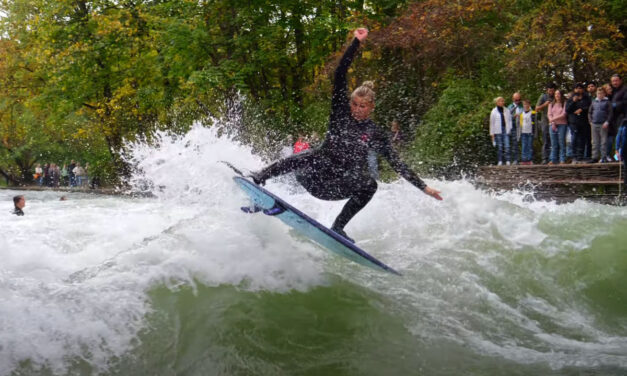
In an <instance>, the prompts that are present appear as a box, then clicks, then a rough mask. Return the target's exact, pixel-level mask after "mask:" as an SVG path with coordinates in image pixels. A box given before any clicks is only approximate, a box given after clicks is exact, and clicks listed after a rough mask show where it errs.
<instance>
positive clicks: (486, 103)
mask: <svg viewBox="0 0 627 376" xmlns="http://www.w3.org/2000/svg"><path fill="white" fill-rule="evenodd" d="M445 86H446V88H445V89H444V90H443V91H442V95H441V96H440V98H439V100H438V102H437V103H436V104H435V105H434V106H433V107H432V108H431V109H430V110H429V111H428V112H427V113H426V115H425V117H424V119H423V122H422V124H421V125H420V127H419V128H418V133H417V135H416V139H415V140H414V142H413V144H412V145H411V146H410V148H409V151H408V155H409V158H408V160H409V162H410V163H411V164H412V165H413V166H414V167H415V168H416V169H418V170H423V171H425V170H429V171H431V172H435V173H437V174H445V175H452V174H454V173H456V172H459V171H460V170H464V169H465V170H467V169H471V168H473V167H474V166H476V165H479V164H485V163H488V162H489V161H490V160H492V159H493V155H492V154H493V148H492V145H491V143H490V137H489V136H488V127H487V120H488V115H489V113H490V111H491V109H492V107H493V103H492V96H493V92H490V91H486V90H485V89H484V88H481V87H479V86H477V84H476V82H474V81H472V80H468V79H450V80H449V81H448V82H446V84H445Z"/></svg>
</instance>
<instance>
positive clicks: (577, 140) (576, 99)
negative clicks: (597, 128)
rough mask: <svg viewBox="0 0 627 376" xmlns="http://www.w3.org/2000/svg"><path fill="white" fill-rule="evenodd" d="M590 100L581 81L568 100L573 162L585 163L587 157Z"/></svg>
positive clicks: (567, 110)
mask: <svg viewBox="0 0 627 376" xmlns="http://www.w3.org/2000/svg"><path fill="white" fill-rule="evenodd" d="M589 107H590V101H589V98H588V96H587V95H585V93H584V86H583V84H581V83H578V84H577V85H575V89H574V91H573V93H572V94H571V96H570V98H569V99H568V101H567V102H566V113H567V114H568V126H569V128H570V132H571V140H572V154H571V155H572V158H573V164H577V163H583V162H584V159H585V155H584V153H585V148H586V145H587V144H588V139H589V138H590V125H589V123H588V108H589Z"/></svg>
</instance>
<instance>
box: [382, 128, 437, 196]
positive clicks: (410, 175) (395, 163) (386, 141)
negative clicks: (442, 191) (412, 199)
mask: <svg viewBox="0 0 627 376" xmlns="http://www.w3.org/2000/svg"><path fill="white" fill-rule="evenodd" d="M377 139H378V140H377V142H376V144H375V145H376V146H375V150H376V151H377V152H378V153H379V154H381V155H382V156H383V157H385V159H387V161H388V162H389V163H390V166H392V168H393V169H394V171H396V172H397V173H398V174H399V175H401V176H402V177H403V178H405V180H407V181H408V182H410V183H412V184H413V185H414V186H416V187H417V188H419V189H420V190H423V191H424V189H425V188H426V187H427V185H426V184H425V182H424V181H422V179H420V177H419V176H418V174H416V173H415V172H414V171H412V169H411V168H409V166H407V164H405V162H403V161H402V160H401V157H400V156H399V155H398V153H397V152H396V150H394V148H393V147H392V143H391V142H390V138H389V137H387V136H383V135H379V137H377Z"/></svg>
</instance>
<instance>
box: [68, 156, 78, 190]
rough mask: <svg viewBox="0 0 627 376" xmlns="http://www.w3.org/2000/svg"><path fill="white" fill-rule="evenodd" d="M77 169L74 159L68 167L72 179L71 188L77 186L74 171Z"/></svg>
mask: <svg viewBox="0 0 627 376" xmlns="http://www.w3.org/2000/svg"><path fill="white" fill-rule="evenodd" d="M75 168H76V162H74V160H73V159H72V160H71V161H70V165H69V166H68V170H67V173H68V176H69V177H70V187H75V186H76V175H75V174H74V169H75Z"/></svg>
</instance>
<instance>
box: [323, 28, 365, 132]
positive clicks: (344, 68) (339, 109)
mask: <svg viewBox="0 0 627 376" xmlns="http://www.w3.org/2000/svg"><path fill="white" fill-rule="evenodd" d="M358 48H359V39H357V38H355V39H353V42H352V43H351V45H350V46H349V47H348V49H347V50H346V52H344V55H343V56H342V59H341V60H340V64H339V65H338V67H337V68H336V69H335V75H334V81H333V97H332V98H331V119H330V120H331V122H330V128H331V129H329V130H330V131H331V132H333V130H334V129H333V128H334V127H337V126H339V125H340V124H341V121H337V120H338V119H340V118H342V117H344V116H346V115H348V114H349V113H350V107H349V103H348V82H347V78H346V76H347V73H348V68H349V67H350V65H351V63H352V62H353V58H354V57H355V52H357V49H358Z"/></svg>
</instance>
